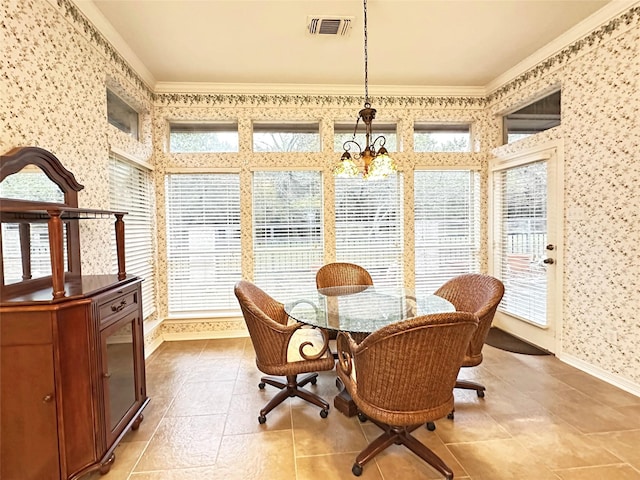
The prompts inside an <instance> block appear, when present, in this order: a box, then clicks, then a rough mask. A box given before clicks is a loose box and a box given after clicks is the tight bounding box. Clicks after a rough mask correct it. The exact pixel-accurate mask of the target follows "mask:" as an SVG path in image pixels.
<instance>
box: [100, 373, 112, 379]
mask: <svg viewBox="0 0 640 480" xmlns="http://www.w3.org/2000/svg"><path fill="white" fill-rule="evenodd" d="M102 376H103V377H104V378H111V374H110V373H109V372H105V373H103V374H102Z"/></svg>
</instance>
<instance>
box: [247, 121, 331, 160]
mask: <svg viewBox="0 0 640 480" xmlns="http://www.w3.org/2000/svg"><path fill="white" fill-rule="evenodd" d="M253 151H254V152H319V151H320V123H319V122H289V123H284V122H258V121H256V122H253Z"/></svg>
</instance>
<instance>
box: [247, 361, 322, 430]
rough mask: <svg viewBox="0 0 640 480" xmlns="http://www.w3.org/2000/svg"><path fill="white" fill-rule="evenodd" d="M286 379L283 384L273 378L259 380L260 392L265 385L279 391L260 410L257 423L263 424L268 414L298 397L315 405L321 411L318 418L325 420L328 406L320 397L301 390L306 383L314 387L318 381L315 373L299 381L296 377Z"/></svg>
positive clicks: (291, 376) (288, 376) (290, 376)
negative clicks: (290, 399)
mask: <svg viewBox="0 0 640 480" xmlns="http://www.w3.org/2000/svg"><path fill="white" fill-rule="evenodd" d="M286 378H287V383H284V382H282V381H281V380H280V379H278V378H275V377H262V378H261V379H260V380H261V381H260V383H259V384H258V388H260V389H261V390H262V389H264V387H265V386H266V385H271V386H273V387H276V388H279V389H280V390H281V391H280V392H278V393H277V394H276V395H275V396H274V397H273V398H272V399H271V400H269V403H267V404H266V405H265V406H264V408H263V409H262V410H260V416H259V417H258V422H259V423H261V424H262V423H265V422H266V421H267V413H269V412H270V411H271V410H273V409H274V408H275V407H277V406H278V405H280V404H281V403H282V402H284V401H285V400H286V399H287V398H289V397H299V398H302V399H303V400H306V401H307V402H309V403H313V404H314V405H317V406H318V407H320V408H321V409H322V410H320V416H321V417H322V418H327V415H328V414H329V404H328V403H327V402H326V401H325V400H324V399H323V398H322V397H320V396H318V395H316V394H315V393H312V392H310V391H309V390H306V389H304V388H302V387H303V386H305V385H306V384H307V383H311V384H312V385H315V384H316V382H317V381H318V380H317V379H318V374H317V373H309V374H308V375H305V376H304V377H302V378H301V379H300V380H298V379H297V375H287V377H286Z"/></svg>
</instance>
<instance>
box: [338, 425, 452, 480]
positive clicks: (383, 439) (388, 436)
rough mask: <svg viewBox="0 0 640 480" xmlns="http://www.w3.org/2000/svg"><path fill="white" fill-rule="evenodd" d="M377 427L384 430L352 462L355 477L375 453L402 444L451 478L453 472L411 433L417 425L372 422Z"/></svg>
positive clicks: (448, 479)
mask: <svg viewBox="0 0 640 480" xmlns="http://www.w3.org/2000/svg"><path fill="white" fill-rule="evenodd" d="M374 423H375V424H376V425H378V426H379V427H382V428H384V429H385V432H384V433H383V434H382V435H380V436H379V437H378V438H376V439H375V440H374V441H373V442H371V443H370V444H369V445H368V446H367V447H366V448H365V449H364V450H362V451H361V452H360V453H359V454H358V456H357V457H356V461H355V463H354V464H353V467H352V469H351V473H353V474H354V475H355V476H356V477H359V476H360V475H362V467H363V465H364V464H365V463H367V462H368V461H369V460H371V459H372V458H373V457H375V456H376V455H377V454H379V453H380V452H382V451H383V450H385V449H386V448H388V447H389V446H391V445H393V444H396V445H404V446H405V447H407V448H408V449H409V450H411V451H412V452H413V453H415V454H416V455H417V456H418V457H420V458H421V459H422V460H424V461H425V462H427V463H428V464H429V465H431V467H433V468H434V469H435V470H437V471H438V472H440V473H441V474H442V475H444V477H445V478H446V479H447V480H451V479H452V478H453V472H452V471H451V469H450V468H449V467H448V466H447V464H446V463H444V462H443V461H442V459H441V458H440V457H438V456H437V455H436V454H435V453H433V451H431V449H429V448H428V447H427V446H426V445H424V444H423V443H421V442H420V441H419V440H417V439H416V438H415V437H414V436H412V435H411V432H412V431H413V430H415V429H416V428H418V427H419V425H414V426H412V427H391V426H389V425H384V424H381V423H378V422H374Z"/></svg>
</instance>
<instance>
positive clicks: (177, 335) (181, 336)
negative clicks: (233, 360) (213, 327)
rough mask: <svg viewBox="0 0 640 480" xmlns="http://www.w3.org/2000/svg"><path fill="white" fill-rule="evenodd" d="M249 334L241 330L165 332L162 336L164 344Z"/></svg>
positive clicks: (242, 336)
mask: <svg viewBox="0 0 640 480" xmlns="http://www.w3.org/2000/svg"><path fill="white" fill-rule="evenodd" d="M248 336H249V334H248V333H247V332H246V331H242V330H224V331H217V332H167V333H163V334H162V338H163V340H164V341H165V342H177V341H181V340H215V339H216V338H244V337H248Z"/></svg>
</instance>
